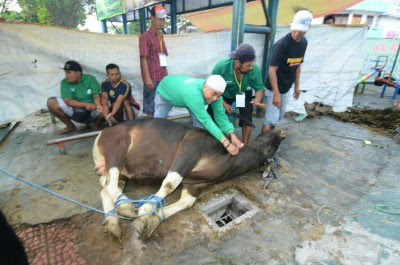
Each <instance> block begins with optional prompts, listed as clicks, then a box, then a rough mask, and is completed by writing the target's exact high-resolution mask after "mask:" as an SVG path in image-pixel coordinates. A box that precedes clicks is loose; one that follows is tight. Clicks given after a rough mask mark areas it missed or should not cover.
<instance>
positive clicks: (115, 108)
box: [106, 95, 125, 120]
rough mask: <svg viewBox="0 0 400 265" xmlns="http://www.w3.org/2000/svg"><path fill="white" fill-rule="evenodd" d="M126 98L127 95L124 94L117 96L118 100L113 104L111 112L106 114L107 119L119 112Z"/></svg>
mask: <svg viewBox="0 0 400 265" xmlns="http://www.w3.org/2000/svg"><path fill="white" fill-rule="evenodd" d="M124 100H125V97H124V96H123V95H119V96H118V97H117V100H116V101H115V103H114V104H113V107H112V110H111V113H109V114H108V115H107V116H106V120H109V119H111V117H113V116H114V115H115V113H117V112H118V110H119V109H120V108H121V106H122V102H124Z"/></svg>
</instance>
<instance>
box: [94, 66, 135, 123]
mask: <svg viewBox="0 0 400 265" xmlns="http://www.w3.org/2000/svg"><path fill="white" fill-rule="evenodd" d="M106 72H107V77H108V79H107V80H105V81H103V82H102V83H101V84H100V96H101V105H102V108H103V114H104V117H105V119H106V120H107V121H108V120H110V119H111V118H112V117H115V119H116V120H117V121H119V122H123V120H124V111H125V116H126V119H127V120H133V119H134V118H135V113H134V112H133V109H132V105H131V102H130V97H131V85H130V84H129V83H128V82H127V81H125V80H123V79H122V78H121V72H120V70H119V67H118V65H116V64H113V63H110V64H108V65H107V66H106ZM109 101H110V103H111V107H110V108H109V107H108V102H109ZM110 111H111V112H110Z"/></svg>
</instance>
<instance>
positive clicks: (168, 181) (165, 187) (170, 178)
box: [136, 171, 183, 234]
mask: <svg viewBox="0 0 400 265" xmlns="http://www.w3.org/2000/svg"><path fill="white" fill-rule="evenodd" d="M182 179H183V177H182V176H181V175H180V174H179V173H178V172H175V171H172V172H171V171H168V174H167V177H166V178H165V179H164V181H163V183H162V185H161V188H160V189H159V190H158V192H157V193H156V195H157V196H158V197H161V198H165V197H167V196H168V195H169V194H171V193H172V192H173V191H174V190H175V189H176V187H178V185H179V184H180V183H181V182H182ZM153 207H155V206H153V205H152V204H150V203H145V204H144V205H142V206H141V207H139V211H138V215H139V216H141V215H142V217H141V218H140V221H137V222H136V223H138V225H137V227H136V229H137V230H138V232H139V234H142V232H143V229H144V228H145V226H146V222H147V219H148V218H149V216H150V215H146V214H147V213H149V212H152V211H153ZM155 217H156V218H158V217H157V216H155Z"/></svg>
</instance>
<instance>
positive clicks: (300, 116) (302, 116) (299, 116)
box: [294, 114, 307, 122]
mask: <svg viewBox="0 0 400 265" xmlns="http://www.w3.org/2000/svg"><path fill="white" fill-rule="evenodd" d="M306 117H307V114H299V115H298V116H297V117H296V118H295V119H294V120H295V121H297V122H301V121H302V120H304V119H305V118H306Z"/></svg>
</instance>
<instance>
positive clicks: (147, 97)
mask: <svg viewBox="0 0 400 265" xmlns="http://www.w3.org/2000/svg"><path fill="white" fill-rule="evenodd" d="M159 83H160V82H153V84H154V89H153V90H150V89H148V88H147V87H146V85H143V113H144V114H149V115H153V114H154V96H155V94H156V91H157V86H158V84H159Z"/></svg>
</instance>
